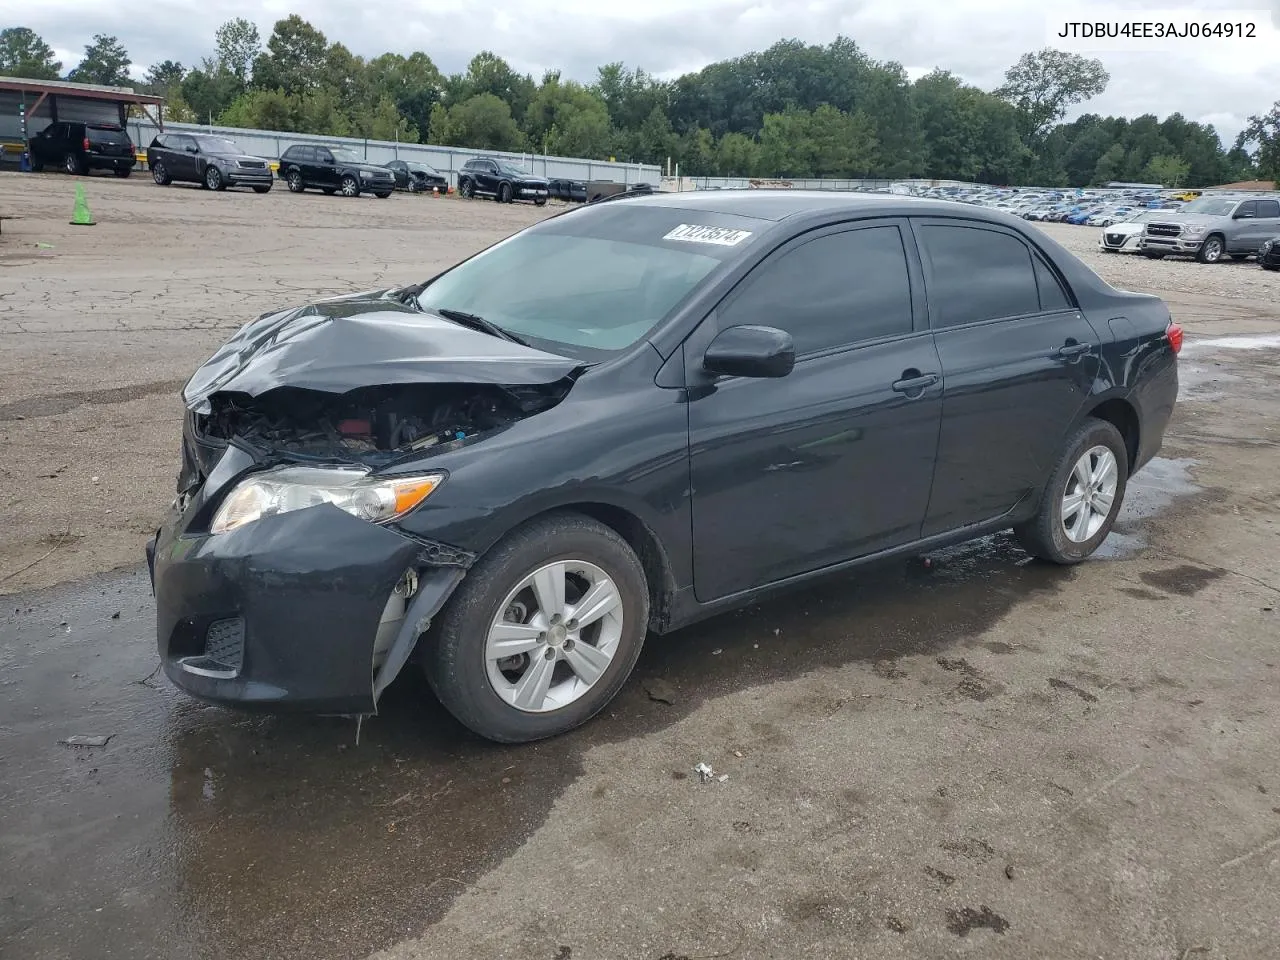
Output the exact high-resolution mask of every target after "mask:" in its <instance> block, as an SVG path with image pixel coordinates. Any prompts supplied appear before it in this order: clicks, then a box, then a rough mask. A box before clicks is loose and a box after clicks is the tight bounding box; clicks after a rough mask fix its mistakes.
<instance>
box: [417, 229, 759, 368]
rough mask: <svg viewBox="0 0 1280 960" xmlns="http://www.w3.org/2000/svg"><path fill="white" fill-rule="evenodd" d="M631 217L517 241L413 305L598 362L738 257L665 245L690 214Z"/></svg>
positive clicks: (433, 287)
mask: <svg viewBox="0 0 1280 960" xmlns="http://www.w3.org/2000/svg"><path fill="white" fill-rule="evenodd" d="M630 213H631V214H633V216H631V217H629V218H625V219H623V218H619V217H618V216H617V215H616V211H615V212H614V214H613V215H610V216H599V217H589V218H578V217H566V218H563V219H558V220H556V221H548V222H547V223H545V224H542V225H541V226H540V227H537V228H534V229H532V230H528V231H525V232H523V233H519V234H516V235H515V236H513V237H511V238H509V239H507V240H504V241H502V242H501V243H499V244H497V245H496V246H493V247H490V248H489V249H488V250H486V251H483V252H482V253H480V254H478V255H476V256H475V257H472V258H471V259H470V260H467V261H465V262H463V263H461V264H459V265H458V266H457V267H455V268H454V269H453V270H450V271H449V272H448V273H446V274H444V275H443V276H441V277H439V278H438V279H436V280H435V281H434V282H433V283H432V284H430V285H429V286H428V287H427V288H426V289H425V290H423V291H422V293H420V294H419V295H418V305H419V307H421V308H422V309H423V310H428V311H431V310H439V309H449V310H458V311H463V312H466V313H473V314H477V315H479V316H481V317H484V318H485V319H486V320H488V321H489V322H490V323H494V324H497V325H498V326H499V327H502V328H503V329H505V330H508V331H510V332H512V333H514V334H516V335H517V336H519V337H520V338H521V339H524V340H529V341H543V342H544V343H545V344H546V347H545V349H548V350H552V351H555V352H561V353H568V354H570V355H572V356H578V357H583V358H585V359H592V360H594V359H603V358H604V357H605V356H607V355H608V354H609V353H612V352H614V351H618V350H622V349H624V348H626V347H629V346H631V345H632V344H633V343H635V342H636V341H637V340H639V339H640V338H642V337H643V336H644V335H645V334H647V333H648V332H649V331H650V330H651V329H652V328H653V327H654V326H655V325H656V324H657V323H658V322H659V321H660V320H662V319H663V318H664V317H665V316H667V314H669V313H670V312H671V311H672V310H673V309H674V308H675V307H676V306H678V305H679V304H680V303H681V301H683V300H684V299H685V297H687V296H688V295H689V294H690V293H691V292H692V291H693V289H694V288H695V287H697V286H698V285H699V284H700V283H701V282H702V280H703V279H704V278H705V277H706V276H707V275H708V274H709V273H711V271H712V270H714V269H715V268H716V266H717V265H719V264H720V263H722V262H723V261H725V260H728V259H733V258H736V257H737V256H738V254H739V253H740V252H741V248H738V249H735V247H734V246H730V245H720V246H717V245H715V244H714V243H690V242H682V241H680V240H672V239H669V238H668V237H667V235H668V234H669V233H671V232H672V231H673V229H678V228H680V226H681V225H680V215H681V214H682V213H683V214H684V216H685V217H686V218H688V217H690V216H691V214H690V213H689V211H680V210H657V209H653V210H632V211H630ZM733 219H734V220H740V218H733ZM745 223H746V224H747V225H752V224H754V223H755V221H749V220H748V221H745ZM740 226H742V223H741V222H737V223H734V224H733V225H732V227H734V228H736V227H740ZM725 232H732V231H731V230H726V231H725ZM738 232H739V233H742V234H744V236H743V237H742V239H746V238H749V237H750V236H751V233H749V232H747V231H745V230H742V231H738ZM534 345H535V346H536V345H537V343H536V342H535V344H534Z"/></svg>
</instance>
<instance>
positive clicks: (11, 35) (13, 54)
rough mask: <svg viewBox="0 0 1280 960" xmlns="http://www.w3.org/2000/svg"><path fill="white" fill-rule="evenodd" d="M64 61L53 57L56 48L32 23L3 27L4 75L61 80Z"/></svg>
mask: <svg viewBox="0 0 1280 960" xmlns="http://www.w3.org/2000/svg"><path fill="white" fill-rule="evenodd" d="M61 74H62V63H61V61H58V60H55V59H53V49H52V48H51V47H50V46H49V45H48V44H47V43H45V42H44V39H43V38H42V37H41V36H40V35H39V34H38V33H36V32H35V31H34V30H31V29H30V28H28V27H6V28H5V29H4V30H0V75H2V76H6V77H23V78H25V79H28V80H57V79H58V77H59V76H61Z"/></svg>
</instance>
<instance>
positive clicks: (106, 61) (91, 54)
mask: <svg viewBox="0 0 1280 960" xmlns="http://www.w3.org/2000/svg"><path fill="white" fill-rule="evenodd" d="M130 64H131V61H130V60H129V51H128V50H126V49H125V48H124V44H122V43H121V42H120V41H119V40H118V39H116V38H115V37H108V36H106V35H105V34H101V33H98V34H95V35H94V37H93V43H90V44H86V45H85V48H84V58H83V59H82V60H81V61H80V62H79V63H78V64H77V65H76V68H75V69H74V70H72V71H71V73H70V74H68V76H67V79H69V80H73V81H75V82H76V83H96V84H101V85H102V86H106V87H123V86H126V85H128V83H129V66H130Z"/></svg>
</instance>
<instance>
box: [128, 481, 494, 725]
mask: <svg viewBox="0 0 1280 960" xmlns="http://www.w3.org/2000/svg"><path fill="white" fill-rule="evenodd" d="M230 482H231V480H230V479H229V480H228V481H227V483H226V484H225V485H226V486H229V485H230ZM206 485H207V484H206ZM199 499H200V498H199V497H197V498H196V502H193V503H191V504H190V505H188V506H187V507H186V509H185V510H183V511H181V512H180V511H179V510H178V509H177V508H176V507H175V508H174V509H173V510H171V512H170V516H169V517H168V518H167V520H166V522H165V525H164V526H163V527H162V528H161V529H160V530H159V531H157V533H156V535H155V537H153V538H152V540H151V542H150V543H148V544H147V561H148V566H149V568H150V570H151V581H152V589H153V592H154V593H155V599H156V641H157V647H158V649H159V653H160V659H161V663H162V665H163V667H164V672H165V674H166V675H167V676H168V677H169V679H170V680H171V681H172V682H173V683H174V684H175V685H176V686H178V687H179V688H180V689H182V690H184V691H185V692H187V693H189V694H191V695H192V696H194V697H197V698H199V699H201V700H205V701H209V702H213V703H220V704H225V705H230V706H238V707H243V708H258V709H269V710H277V711H283V710H301V711H310V712H320V713H340V714H364V713H373V712H375V710H376V708H377V702H378V698H379V696H380V695H381V693H382V691H383V690H385V689H386V687H387V686H388V685H389V684H390V683H391V681H392V680H393V679H395V676H396V675H397V674H398V673H399V671H400V668H401V667H403V666H404V664H405V662H406V661H407V660H408V659H409V656H410V654H411V653H412V652H413V649H414V647H415V646H416V643H417V640H418V637H419V635H420V634H421V633H422V632H423V631H424V630H425V629H426V627H427V625H428V624H429V623H430V620H431V618H432V617H434V616H435V615H436V614H437V613H438V612H439V610H440V608H441V607H443V606H444V604H445V602H446V601H447V600H448V598H449V596H450V595H451V594H452V593H453V591H454V589H455V588H456V587H457V585H458V583H459V582H461V580H462V578H463V576H464V575H465V570H466V565H467V564H469V562H470V560H471V557H470V555H468V554H465V553H463V552H462V551H450V549H449V548H447V547H444V546H443V545H431V544H429V543H424V542H423V541H419V540H417V539H411V538H410V537H408V536H406V535H404V534H402V533H400V532H398V531H396V530H395V529H394V528H391V527H384V526H379V525H376V524H371V523H368V522H366V521H364V520H360V519H357V518H356V517H353V516H351V515H350V514H347V513H344V512H343V511H341V510H339V509H337V508H336V507H333V506H330V505H327V504H326V505H322V506H317V507H309V508H307V509H304V510H298V511H295V512H292V513H286V514H281V515H278V516H274V517H265V518H263V519H261V520H258V521H256V522H254V523H250V524H246V525H245V526H243V527H240V528H239V529H237V530H233V531H231V532H230V533H224V534H218V535H216V536H211V535H209V534H207V533H200V532H186V531H187V527H188V526H189V525H191V524H192V521H193V519H194V518H195V517H197V516H199V515H201V512H202V510H203V505H202V504H201V503H200V502H198V501H199ZM433 546H434V548H435V549H432V548H433ZM407 574H408V575H409V577H408V582H411V583H414V585H415V586H416V590H414V591H413V593H412V596H411V597H410V598H409V599H408V600H407V603H405V602H403V601H401V602H399V604H397V599H396V598H397V596H401V593H400V591H401V588H402V587H403V586H404V584H405V583H406V575H407ZM397 614H398V616H397Z"/></svg>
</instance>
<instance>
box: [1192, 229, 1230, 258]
mask: <svg viewBox="0 0 1280 960" xmlns="http://www.w3.org/2000/svg"><path fill="white" fill-rule="evenodd" d="M1226 252H1227V244H1226V241H1224V240H1223V239H1222V234H1220V233H1211V234H1209V235H1208V236H1207V237H1205V238H1204V243H1202V244H1200V249H1199V250H1197V251H1196V259H1197V260H1199V261H1200V262H1201V263H1220V262H1221V261H1222V258H1223V256H1224V255H1225V254H1226Z"/></svg>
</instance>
